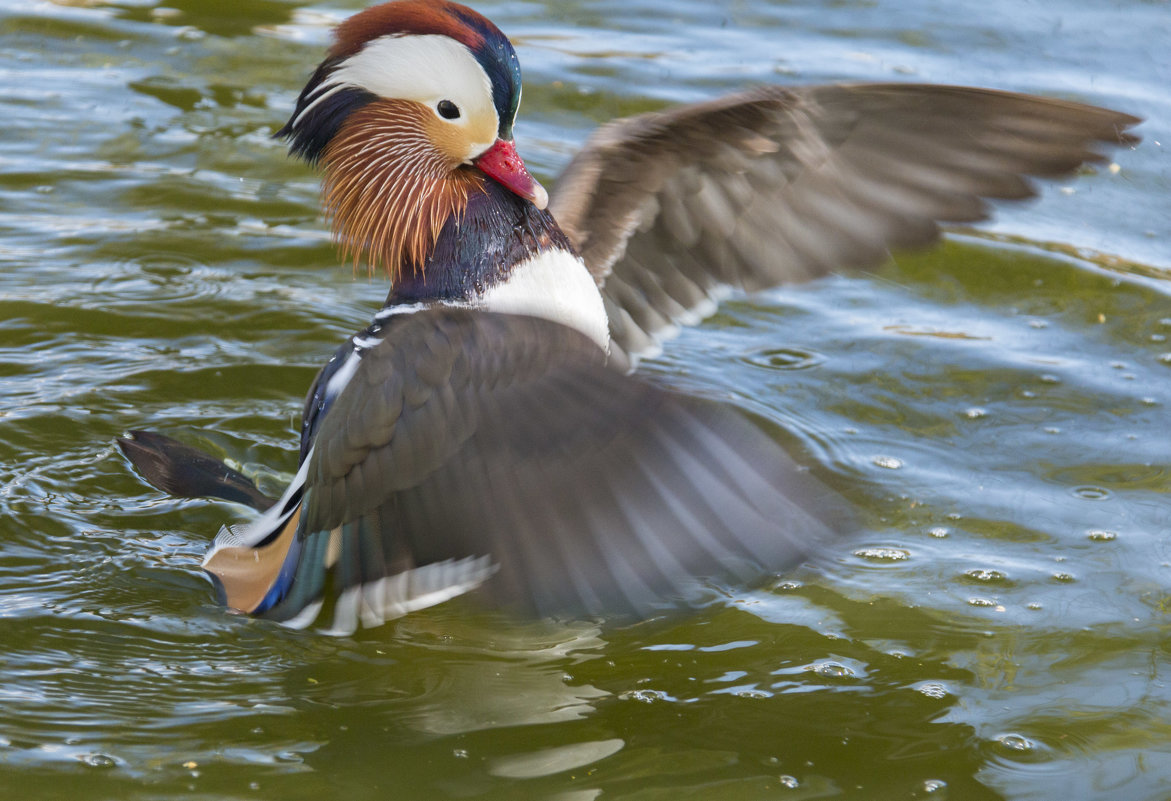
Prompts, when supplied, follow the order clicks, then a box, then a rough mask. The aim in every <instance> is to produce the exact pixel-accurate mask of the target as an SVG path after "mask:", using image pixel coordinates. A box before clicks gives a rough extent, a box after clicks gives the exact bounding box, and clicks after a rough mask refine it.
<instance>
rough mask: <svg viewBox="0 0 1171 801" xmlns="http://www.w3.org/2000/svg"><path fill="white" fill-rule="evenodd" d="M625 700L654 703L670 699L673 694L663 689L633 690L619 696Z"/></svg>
mask: <svg viewBox="0 0 1171 801" xmlns="http://www.w3.org/2000/svg"><path fill="white" fill-rule="evenodd" d="M618 697H619V698H621V699H622V700H623V701H638V702H639V703H641V704H654V703H658V702H659V701H670V700H671V696H669V695H667V694H666V693H665V692H663V691H662V690H631V691H630V692H625V693H622V694H621V695H619V696H618Z"/></svg>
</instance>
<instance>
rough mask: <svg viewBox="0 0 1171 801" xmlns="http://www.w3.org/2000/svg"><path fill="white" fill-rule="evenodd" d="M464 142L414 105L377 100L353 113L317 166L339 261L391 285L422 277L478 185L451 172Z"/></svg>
mask: <svg viewBox="0 0 1171 801" xmlns="http://www.w3.org/2000/svg"><path fill="white" fill-rule="evenodd" d="M470 141H471V140H470V139H468V138H467V136H466V134H464V132H463V130H462V129H461V128H459V127H457V126H453V125H445V124H443V123H442V121H440V120H438V119H437V118H436V117H435V115H434V113H433V112H432V111H431V109H429V108H427V107H426V106H424V105H422V104H421V103H415V102H413V101H406V100H377V101H374V102H373V103H370V104H369V105H367V106H364V107H363V108H361V109H359V110H358V111H356V112H354V113H353V114H352V115H351V116H350V118H349V119H347V120H346V122H345V123H344V124H343V125H342V127H341V129H340V130H339V131H338V133H337V135H336V136H335V137H334V138H333V141H331V142H330V143H329V145H327V146H326V148H325V152H324V156H323V159H322V161H323V164H324V166H325V180H324V182H323V184H322V202H323V206H324V208H325V213H326V216H328V217H329V218H330V219H331V220H332V227H333V235H334V239H335V240H336V241H337V242H338V244H339V245H340V246H341V248H342V256H343V258H352V259H353V262H354V266H355V268H356V267H357V264H358V262H359V261H360V260H361V259H362V257H363V256H364V257H365V258H366V261H367V264H368V265H369V267H370V271H371V272H373V270H374V269H375V267H381V268H383V269H385V270H386V271H387V274H388V275H389V276H390V279H391V281H394V280H397V279H398V278H399V277H400V276H402V275H404V274H405V273H406V271H407V270H408V269H410V270H411V271H417V270H421V269H422V268H423V265H424V263H425V262H426V260H427V258H428V257H429V256H430V255H431V251H432V250H433V249H434V247H435V242H436V240H437V239H438V237H439V233H440V231H441V230H442V229H443V226H444V225H446V223H447V221H448V220H449V219H451V218H452V217H453V216H454V217H458V216H460V215H462V213H463V210H464V208H465V207H466V205H467V198H468V192H469V191H471V190H472V189H473V188H474V187H476V186H477V185H479V182H480V180H481V179H480V177H479V176H478V174H477V173H476V172H475V171H473V170H462V169H458V168H459V165H460V162H461V160H462V159H463V157H464V155H465V154H466V153H467V149H468V148H469V147H470Z"/></svg>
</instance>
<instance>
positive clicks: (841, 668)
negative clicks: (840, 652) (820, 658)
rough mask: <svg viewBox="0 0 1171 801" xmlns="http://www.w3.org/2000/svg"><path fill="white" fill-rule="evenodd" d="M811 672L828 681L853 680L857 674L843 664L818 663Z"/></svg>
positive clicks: (831, 662)
mask: <svg viewBox="0 0 1171 801" xmlns="http://www.w3.org/2000/svg"><path fill="white" fill-rule="evenodd" d="M811 670H812V671H813V672H814V673H816V674H817V675H818V676H821V677H822V678H826V679H853V678H856V677H857V674H856V673H855V672H854V671H853V670H851V669H850V668H848V667H847V666H845V665H843V664H842V663H841V662H833V661H829V662H817V663H815V664H814V665H813V666H812V668H811Z"/></svg>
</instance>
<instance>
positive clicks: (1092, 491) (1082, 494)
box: [1073, 487, 1110, 501]
mask: <svg viewBox="0 0 1171 801" xmlns="http://www.w3.org/2000/svg"><path fill="white" fill-rule="evenodd" d="M1073 494H1074V495H1076V496H1078V497H1079V498H1081V499H1082V500H1086V501H1104V500H1106V499H1107V498H1109V497H1110V491H1109V490H1106V489H1102V488H1101V487H1074V488H1073Z"/></svg>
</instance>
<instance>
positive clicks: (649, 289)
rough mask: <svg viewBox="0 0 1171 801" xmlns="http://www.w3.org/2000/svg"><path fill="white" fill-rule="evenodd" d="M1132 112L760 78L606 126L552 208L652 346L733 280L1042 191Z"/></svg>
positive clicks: (875, 252) (919, 235)
mask: <svg viewBox="0 0 1171 801" xmlns="http://www.w3.org/2000/svg"><path fill="white" fill-rule="evenodd" d="M1138 122H1139V119H1138V118H1136V117H1132V116H1130V115H1128V114H1121V113H1118V112H1115V111H1109V110H1107V109H1102V108H1096V107H1093V106H1087V105H1083V104H1080V103H1072V102H1066V101H1061V100H1053V99H1047V98H1039V97H1031V96H1027V95H1020V94H1013V93H1008V92H996V91H990V90H985V89H970V88H963V87H953V86H935V85H918V84H857V85H840V86H816V87H806V88H796V89H786V88H781V87H767V88H761V89H756V90H753V91H748V92H744V93H741V94H735V95H730V96H727V97H723V98H719V99H717V100H714V101H711V102H707V103H700V104H697V105H690V106H683V107H680V108H676V109H671V110H669V111H666V112H664V113H651V114H643V115H640V116H637V117H633V118H630V119H626V120H620V121H617V122H614V123H611V124H609V125H605V126H603V127H602V128H600V129H599V130H598V131H597V132H596V133H595V134H594V135H593V136H592V137H591V138H590V139H589V141H588V142H587V143H586V145H585V147H584V148H583V149H582V151H581V152H580V153H579V154H578V155H577V156H576V158H574V159H573V161H572V162H571V163H570V164H569V166H568V167H567V168H566V169H565V171H564V173H563V174H562V175H561V177H560V178H559V179H558V181H557V185H556V187H555V191H554V194H553V197H552V200H551V202H550V209H551V210H552V211H553V213H554V215H555V216H556V217H557V220H558V222H559V223H560V225H561V227H562V228H563V229H564V230H565V232H566V233H567V234H568V235H569V237H570V239H571V240H573V242H574V244H575V245H576V246H577V248H578V249H579V251H580V252H581V253H582V255H583V257H584V258H585V261H586V264H587V265H588V266H589V268H590V271H591V272H592V273H593V275H594V276H595V278H596V279H597V281H598V283H599V285H600V286H601V287H602V292H603V296H604V298H605V301H606V307H607V311H608V313H609V315H610V325H611V335H612V337H613V340H614V343H615V345H616V346H618V347H619V348H621V349H622V350H624V351H626V352H627V353H628V354H630V355H631V356H637V355H638V354H640V353H646V352H648V351H651V352H653V351H654V350H655V348H656V347H657V343H658V341H659V340H660V339H661V338H663V337H664V336H667V335H669V334H670V333H671V332H672V331H673V329H674V327H675V326H676V325H678V324H679V323H688V322H691V321H693V320H695V319H698V318H701V317H703V316H706V315H707V314H709V313H711V311H712V310H714V307H715V304H714V302H713V297H714V296H717V295H718V293H719V291H720V290H721V289H724V288H738V289H746V290H758V289H763V288H765V287H770V286H774V285H777V284H781V283H786V282H793V281H803V280H807V279H809V278H814V277H816V276H820V275H823V274H825V273H827V272H829V271H830V270H834V269H839V268H850V267H854V268H865V267H874V266H877V265H879V264H880V263H881V262H882V261H883V260H884V259H885V258H886V254H887V252H888V250H889V249H891V248H904V247H918V246H923V245H927V244H929V243H931V242H933V241H934V240H935V239H936V238H937V237H938V235H939V229H938V223H939V222H973V221H976V220H982V219H984V218H986V217H987V216H988V207H987V205H986V204H985V202H984V200H983V199H985V198H1003V199H1019V198H1025V197H1029V196H1031V195H1032V194H1033V188H1032V186H1031V185H1030V183H1029V181H1028V180H1027V179H1026V177H1025V176H1029V175H1032V176H1039V177H1045V178H1053V177H1058V176H1062V175H1067V174H1069V173H1071V172H1072V171H1073V170H1075V169H1076V168H1077V167H1078V166H1079V165H1081V164H1083V163H1084V162H1087V161H1096V160H1099V159H1101V156H1100V155H1099V154H1098V153H1096V152H1095V151H1094V150H1093V149H1092V148H1093V146H1094V145H1096V144H1098V143H1102V142H1108V143H1112V144H1128V143H1133V142H1135V141H1137V140H1136V139H1135V138H1134V137H1133V136H1131V135H1129V134H1127V133H1125V129H1127V128H1128V127H1130V126H1132V125H1135V124H1136V123H1138Z"/></svg>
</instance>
